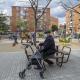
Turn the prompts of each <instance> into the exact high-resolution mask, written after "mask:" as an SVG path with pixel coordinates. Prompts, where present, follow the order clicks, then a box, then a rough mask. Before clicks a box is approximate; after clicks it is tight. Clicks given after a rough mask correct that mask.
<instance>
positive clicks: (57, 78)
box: [0, 42, 80, 80]
mask: <svg viewBox="0 0 80 80" xmlns="http://www.w3.org/2000/svg"><path fill="white" fill-rule="evenodd" d="M5 44H6V48H7V47H11V48H10V49H12V51H11V50H10V51H7V49H5V48H3V49H4V51H0V80H21V79H20V78H19V76H18V73H19V72H20V71H22V70H23V69H24V68H25V66H26V64H27V62H28V61H27V59H26V56H25V53H24V50H23V48H22V47H21V44H18V45H17V46H15V47H12V43H10V42H9V43H5ZM7 44H8V45H7ZM1 46H2V47H3V44H2V43H0V48H1ZM4 47H5V46H4ZM6 51H7V52H6ZM79 51H80V49H79V48H75V49H73V48H72V52H71V55H70V59H69V62H68V63H64V64H63V66H62V67H61V68H60V67H58V66H57V65H56V64H54V65H53V66H51V67H50V66H48V65H46V67H47V70H46V71H45V73H44V76H45V79H44V80H80V52H79ZM24 80H42V79H41V78H40V76H39V71H37V70H35V69H33V68H32V69H31V70H27V71H26V77H25V79H24Z"/></svg>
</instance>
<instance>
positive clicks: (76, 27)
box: [66, 4, 80, 33]
mask: <svg viewBox="0 0 80 80" xmlns="http://www.w3.org/2000/svg"><path fill="white" fill-rule="evenodd" d="M72 10H73V11H71V10H68V11H66V29H67V32H72V30H73V32H74V33H78V32H80V4H78V5H76V6H75V7H73V8H72Z"/></svg>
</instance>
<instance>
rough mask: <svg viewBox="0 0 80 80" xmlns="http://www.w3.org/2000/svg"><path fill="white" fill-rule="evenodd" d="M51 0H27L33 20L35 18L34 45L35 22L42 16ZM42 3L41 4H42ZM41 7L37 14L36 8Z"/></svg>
mask: <svg viewBox="0 0 80 80" xmlns="http://www.w3.org/2000/svg"><path fill="white" fill-rule="evenodd" d="M51 1H52V0H29V2H30V4H31V7H32V9H33V12H34V20H35V40H34V45H36V31H37V30H36V29H37V23H38V21H39V19H40V18H41V17H42V15H43V14H44V13H45V10H46V9H47V7H48V5H49V4H50V2H51ZM42 4H43V5H42ZM39 8H41V9H42V10H41V13H40V14H39V15H38V10H39Z"/></svg>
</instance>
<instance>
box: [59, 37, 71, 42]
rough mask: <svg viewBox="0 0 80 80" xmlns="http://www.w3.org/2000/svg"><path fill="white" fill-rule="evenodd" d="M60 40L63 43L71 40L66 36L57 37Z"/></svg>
mask: <svg viewBox="0 0 80 80" xmlns="http://www.w3.org/2000/svg"><path fill="white" fill-rule="evenodd" d="M59 41H60V42H64V43H69V42H70V41H71V38H69V37H66V38H60V39H59Z"/></svg>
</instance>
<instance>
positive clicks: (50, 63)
mask: <svg viewBox="0 0 80 80" xmlns="http://www.w3.org/2000/svg"><path fill="white" fill-rule="evenodd" d="M45 61H46V62H47V63H48V65H49V66H51V65H53V64H54V62H52V61H51V60H45Z"/></svg>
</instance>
